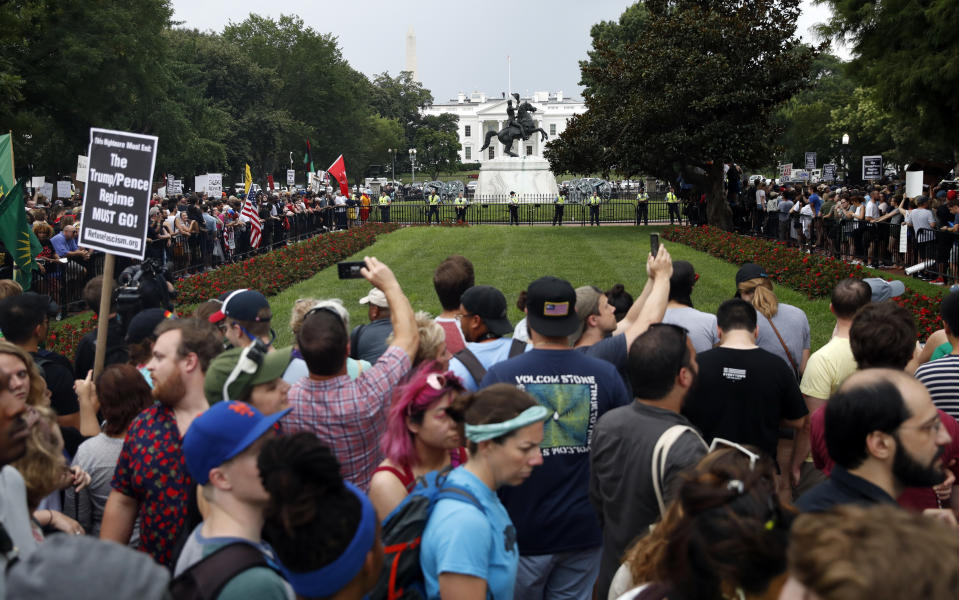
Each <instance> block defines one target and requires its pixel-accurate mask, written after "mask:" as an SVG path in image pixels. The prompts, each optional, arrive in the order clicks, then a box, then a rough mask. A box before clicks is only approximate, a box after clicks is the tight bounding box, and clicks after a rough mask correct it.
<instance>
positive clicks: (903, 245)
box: [899, 171, 909, 254]
mask: <svg viewBox="0 0 959 600" xmlns="http://www.w3.org/2000/svg"><path fill="white" fill-rule="evenodd" d="M907 172H908V171H907ZM908 249H909V228H908V227H906V224H905V223H903V224H901V225H900V226H899V251H900V252H902V253H903V254H905V253H906V251H907V250H908Z"/></svg>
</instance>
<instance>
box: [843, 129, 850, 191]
mask: <svg viewBox="0 0 959 600" xmlns="http://www.w3.org/2000/svg"><path fill="white" fill-rule="evenodd" d="M842 154H843V170H842V172H843V184H847V183H849V134H848V133H844V134H842Z"/></svg>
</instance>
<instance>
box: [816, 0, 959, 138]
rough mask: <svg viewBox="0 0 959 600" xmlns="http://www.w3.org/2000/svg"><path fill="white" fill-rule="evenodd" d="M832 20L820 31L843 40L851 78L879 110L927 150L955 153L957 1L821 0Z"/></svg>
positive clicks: (958, 124) (958, 116)
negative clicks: (868, 91)
mask: <svg viewBox="0 0 959 600" xmlns="http://www.w3.org/2000/svg"><path fill="white" fill-rule="evenodd" d="M823 1H824V3H825V4H827V5H828V6H829V7H830V8H831V9H832V12H833V18H832V19H831V20H830V21H829V22H828V23H826V24H824V25H823V26H821V27H820V33H822V34H823V35H826V36H829V37H833V38H836V39H839V40H841V41H843V42H844V43H845V44H846V45H847V46H848V47H849V48H850V49H851V51H852V54H853V56H854V58H853V60H852V62H851V64H850V68H851V71H850V72H851V75H852V76H853V78H854V79H855V80H856V82H857V83H859V84H860V85H861V86H863V87H867V88H871V90H872V95H873V97H874V98H875V101H876V103H877V105H878V107H879V108H880V109H881V110H882V111H889V112H892V116H893V117H894V118H895V119H896V121H897V122H898V123H901V124H905V125H909V126H914V127H916V129H917V133H918V134H919V135H920V136H922V137H923V138H925V139H926V140H927V142H929V143H932V144H933V145H938V146H943V145H944V146H946V147H948V148H950V149H951V150H952V152H953V153H954V154H955V152H956V151H957V149H959V141H957V139H956V136H955V132H956V130H957V129H959V95H957V94H956V89H957V88H959V69H956V65H957V64H959V38H957V36H956V32H955V24H956V23H957V22H959V3H956V2H954V1H953V0H923V1H922V2H919V3H916V2H910V1H908V0H890V1H885V0H884V1H883V2H863V1H862V0H823Z"/></svg>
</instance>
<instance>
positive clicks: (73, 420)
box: [0, 246, 959, 600]
mask: <svg viewBox="0 0 959 600" xmlns="http://www.w3.org/2000/svg"><path fill="white" fill-rule="evenodd" d="M364 263H365V267H364V268H363V269H362V275H363V277H364V278H365V279H366V281H367V282H368V283H369V284H370V289H369V291H368V293H366V294H365V295H364V296H363V297H361V298H342V299H338V298H301V299H299V300H297V301H296V302H295V304H294V305H293V307H292V311H291V312H292V314H291V319H290V322H289V323H288V324H282V325H281V324H279V323H276V322H274V320H273V314H274V313H273V307H271V305H270V302H269V301H268V299H267V298H266V297H264V296H263V295H262V294H261V293H260V292H258V291H256V290H249V289H239V290H233V291H230V292H228V293H226V294H223V295H222V296H220V297H218V298H214V299H210V300H209V301H207V302H205V303H203V304H201V305H199V306H198V307H197V308H196V309H195V311H194V313H193V314H192V315H191V316H189V317H185V318H175V317H174V315H172V314H171V313H170V312H169V311H166V310H164V309H163V308H148V309H144V310H140V311H138V312H135V313H134V314H132V315H129V314H127V313H120V312H118V310H117V307H116V306H111V307H110V311H111V312H110V314H109V315H100V316H101V318H102V319H104V320H105V321H106V323H107V326H108V331H109V335H108V337H107V348H105V349H104V350H105V352H104V354H105V355H106V360H105V362H106V366H105V368H103V370H102V371H101V372H99V373H98V374H96V376H94V374H93V362H94V360H93V359H94V355H95V350H96V345H95V343H93V342H94V338H93V334H91V335H90V336H88V339H86V340H84V343H81V344H80V345H79V347H78V351H77V355H76V356H74V357H64V356H61V355H58V354H55V353H53V352H50V351H48V350H45V349H43V348H42V347H41V341H42V340H44V339H46V337H47V328H48V326H49V319H50V316H51V314H53V313H54V312H55V310H56V307H55V306H52V305H51V301H50V298H49V297H48V296H44V295H39V294H35V293H32V292H23V291H22V290H20V289H19V288H18V286H17V285H16V284H14V283H13V282H11V281H4V282H0V296H2V299H0V332H2V334H3V340H2V341H0V464H2V469H0V567H2V568H3V571H4V576H3V577H0V597H9V598H60V597H64V595H67V594H69V596H70V597H75V598H88V597H89V598H94V597H98V598H99V597H103V596H107V597H114V598H158V599H159V598H170V597H172V598H177V599H179V598H198V597H209V598H221V599H223V600H230V599H232V598H277V599H286V598H304V599H305V598H333V597H335V598H356V599H360V598H366V597H370V598H396V597H400V596H401V595H402V593H403V591H404V590H406V592H409V593H412V590H414V589H416V590H420V592H421V593H422V596H423V597H426V598H443V599H460V598H466V599H471V598H472V599H477V600H479V599H482V598H496V599H505V600H510V599H513V598H516V599H524V600H525V599H532V598H535V599H540V598H541V599H566V598H576V599H580V598H583V599H587V598H602V599H603V600H605V599H607V598H610V599H617V598H623V599H627V600H630V599H639V600H650V599H663V598H669V599H670V600H682V599H687V600H692V599H699V598H704V599H706V598H709V599H712V598H715V599H717V600H718V599H720V598H738V599H747V598H749V599H752V598H776V597H779V598H784V599H787V600H792V599H799V598H809V599H823V600H833V599H835V600H840V599H842V600H849V599H852V600H855V599H863V600H865V599H867V598H870V599H871V598H887V597H888V598H893V597H895V598H903V597H923V598H931V599H934V600H938V599H945V598H952V597H954V594H955V591H954V590H955V589H957V588H956V586H957V585H959V528H957V523H956V514H959V490H956V489H955V484H956V478H955V476H954V475H953V472H952V468H954V464H955V460H956V459H957V458H959V424H957V421H956V418H957V417H959V393H957V391H956V390H959V345H957V344H959V337H957V336H959V333H957V332H959V291H955V292H952V293H951V294H949V295H947V296H946V297H945V299H944V300H943V302H942V307H941V312H942V317H943V321H944V323H945V327H944V329H943V330H942V331H941V332H937V333H936V334H935V335H934V336H933V337H931V338H930V339H929V341H928V342H927V343H926V344H925V345H924V346H920V345H918V344H917V342H916V339H917V335H916V329H915V324H914V322H913V320H912V317H911V315H910V314H909V312H908V311H906V310H905V309H904V308H902V307H901V306H899V305H898V304H897V303H896V302H895V300H894V298H895V297H896V296H897V295H898V294H901V293H902V291H903V289H902V287H901V283H897V282H889V281H885V280H882V279H866V280H860V279H855V278H850V279H846V280H843V281H841V282H840V283H839V284H837V285H836V288H835V289H834V290H833V293H832V296H831V298H830V310H831V312H832V314H833V315H834V316H835V319H836V322H835V329H834V331H833V335H832V337H831V339H830V341H829V342H828V343H827V344H826V345H824V346H823V347H822V348H817V349H813V348H811V343H810V332H809V322H808V318H807V316H806V315H805V313H804V312H803V311H802V310H801V309H799V308H798V307H795V306H791V305H788V304H786V303H783V302H780V301H779V300H778V298H777V296H776V292H775V288H774V286H773V284H772V283H771V281H770V279H769V276H768V274H767V273H766V272H765V271H764V270H763V268H762V267H761V266H759V265H755V264H746V265H743V266H742V268H741V269H740V270H739V271H738V273H737V275H736V277H735V280H734V281H730V282H729V299H728V300H726V301H724V302H723V303H722V304H720V306H719V307H718V310H716V312H715V313H711V312H705V311H702V310H699V309H697V308H694V307H693V302H692V296H693V290H694V287H695V285H696V283H697V280H698V275H697V273H696V270H695V267H694V265H692V264H691V263H689V262H686V261H679V260H676V261H674V260H672V258H671V256H670V254H669V252H668V250H667V249H666V248H665V246H661V247H660V248H659V250H658V252H657V254H656V255H655V256H653V255H648V256H647V257H646V264H645V270H646V277H645V278H644V280H637V281H636V282H627V283H626V284H625V285H624V284H617V285H615V286H613V287H611V288H610V289H609V290H608V291H603V290H602V289H601V288H599V287H596V286H594V285H590V284H589V282H577V283H581V284H583V285H580V286H579V287H574V285H573V284H572V283H570V282H569V281H566V280H563V279H560V278H557V277H553V276H549V275H546V276H543V277H539V278H537V279H535V280H534V281H532V282H530V283H529V284H528V285H527V286H526V289H524V290H523V291H522V294H521V296H520V298H519V300H518V306H521V307H522V310H523V311H524V313H525V318H524V319H523V320H522V321H521V322H520V323H516V324H514V323H511V322H510V320H509V318H508V311H507V306H508V300H507V297H506V294H505V293H504V292H503V291H502V290H499V289H497V288H496V287H493V286H490V285H486V284H484V283H483V282H482V273H477V272H476V271H475V269H474V267H473V264H472V263H471V262H470V261H469V260H468V259H467V258H466V257H463V256H459V255H455V256H450V257H448V258H447V259H445V260H444V261H442V263H441V264H439V265H438V266H437V267H436V269H435V271H434V275H433V284H434V288H435V290H436V297H437V298H436V299H437V300H438V302H439V305H440V306H441V308H442V310H441V311H440V313H439V314H438V316H437V317H435V318H433V317H431V316H430V315H429V314H427V313H425V312H423V311H422V310H420V311H417V310H415V309H414V306H413V304H412V303H411V302H410V299H409V297H408V296H407V295H406V293H404V291H403V287H402V286H401V284H400V282H399V281H398V280H397V278H396V276H395V275H394V273H393V271H392V270H391V269H390V268H389V267H388V266H387V265H386V264H384V263H382V262H381V261H379V260H377V259H376V258H372V257H368V258H366V259H365V260H364ZM640 283H642V288H641V289H639V290H638V291H639V293H638V294H637V295H636V296H635V298H634V297H633V296H632V295H631V294H629V293H628V292H627V291H626V290H627V287H629V286H631V285H634V284H635V285H637V286H638V285H639V284H640ZM101 287H102V281H101V280H99V278H95V279H94V280H92V281H91V282H90V283H88V284H87V286H86V287H85V290H84V293H85V298H86V301H87V303H88V304H89V306H90V307H91V308H93V309H94V310H97V309H99V305H100V296H99V295H100V292H101ZM354 302H359V303H360V304H362V305H365V306H366V307H367V315H368V318H369V322H364V323H362V324H355V323H354V324H352V326H351V323H350V318H349V313H348V311H347V310H346V308H345V303H354ZM416 308H425V307H416ZM280 326H284V327H289V328H290V331H291V332H292V334H293V337H294V340H295V342H294V344H293V345H292V346H291V347H283V348H278V347H275V344H274V341H275V339H276V334H275V328H277V327H280ZM813 350H815V351H813ZM414 550H415V551H414Z"/></svg>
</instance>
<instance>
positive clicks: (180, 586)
mask: <svg viewBox="0 0 959 600" xmlns="http://www.w3.org/2000/svg"><path fill="white" fill-rule="evenodd" d="M254 567H267V568H270V569H273V568H274V567H273V566H271V565H270V564H269V563H268V562H267V561H266V558H265V557H264V556H263V553H262V552H260V550H259V548H257V547H256V546H253V545H251V544H248V543H246V542H233V543H232V544H227V545H226V546H223V547H222V548H220V549H219V550H217V551H216V552H214V553H213V554H210V555H209V556H206V557H204V558H203V560H201V561H200V562H198V563H196V564H194V565H193V566H191V567H190V568H189V569H187V570H186V571H184V572H182V573H180V574H179V575H178V576H177V577H175V578H174V579H173V581H171V582H170V585H169V588H168V590H169V592H170V597H171V598H173V600H216V597H217V596H219V595H220V592H221V591H222V590H223V588H224V586H226V584H227V583H229V582H230V580H231V579H233V578H234V577H236V576H237V575H239V574H240V573H242V572H243V571H246V570H248V569H252V568H254Z"/></svg>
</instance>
